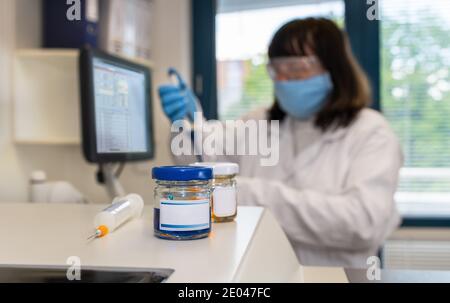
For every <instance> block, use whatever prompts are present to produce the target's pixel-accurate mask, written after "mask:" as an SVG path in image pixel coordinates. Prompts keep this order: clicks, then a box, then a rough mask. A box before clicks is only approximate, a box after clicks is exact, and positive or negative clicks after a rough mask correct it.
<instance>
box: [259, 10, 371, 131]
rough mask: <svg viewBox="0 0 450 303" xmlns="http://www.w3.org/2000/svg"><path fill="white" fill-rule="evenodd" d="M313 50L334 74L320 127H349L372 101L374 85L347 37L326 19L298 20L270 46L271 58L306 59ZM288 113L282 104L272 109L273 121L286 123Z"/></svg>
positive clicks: (273, 40) (319, 120)
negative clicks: (370, 84)
mask: <svg viewBox="0 0 450 303" xmlns="http://www.w3.org/2000/svg"><path fill="white" fill-rule="evenodd" d="M305 47H308V48H309V49H311V50H312V51H313V52H314V54H315V56H316V57H317V58H318V59H319V60H320V62H321V63H322V66H323V67H324V68H325V69H326V70H327V71H328V72H329V73H330V76H331V79H332V81H333V86H334V87H333V90H332V92H331V93H330V96H329V98H328V101H327V103H326V104H325V105H324V107H323V108H322V109H321V110H320V111H319V112H318V114H317V116H316V120H315V124H316V126H317V127H319V128H320V129H322V131H326V130H328V129H329V128H338V127H347V126H348V125H350V124H351V123H352V121H353V120H354V119H355V117H356V116H357V114H358V113H359V111H360V110H361V109H362V108H364V107H366V106H367V105H368V104H369V103H370V102H371V97H370V95H371V93H370V86H369V82H368V80H367V77H366V75H365V73H364V72H363V71H362V69H361V68H360V66H359V64H358V63H357V62H356V60H355V58H354V56H353V54H352V51H351V48H350V44H349V42H348V38H347V35H346V33H345V32H344V31H342V30H340V29H339V28H338V27H337V25H336V24H335V23H334V22H333V21H331V20H328V19H325V18H307V19H296V20H293V21H290V22H288V23H286V24H285V25H283V26H282V27H281V28H280V29H279V30H278V31H277V32H276V33H275V35H274V37H273V38H272V41H271V43H270V45H269V59H272V58H276V57H290V56H305V55H307V54H306V52H305ZM285 116H286V113H285V112H284V111H283V110H282V109H281V108H280V107H279V105H278V101H277V100H276V99H275V102H274V104H273V106H272V108H270V109H269V112H268V118H269V120H280V121H281V120H283V119H284V117H285Z"/></svg>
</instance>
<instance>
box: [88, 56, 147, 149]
mask: <svg viewBox="0 0 450 303" xmlns="http://www.w3.org/2000/svg"><path fill="white" fill-rule="evenodd" d="M93 73H94V95H95V128H96V135H97V152H98V153H140V152H147V146H148V144H147V143H148V142H147V131H148V130H147V128H146V119H147V117H146V104H145V102H146V94H145V90H146V85H145V84H146V83H145V74H144V73H141V72H137V71H134V70H129V69H125V68H122V67H120V66H117V65H113V64H111V63H108V61H105V60H102V59H98V58H94V60H93Z"/></svg>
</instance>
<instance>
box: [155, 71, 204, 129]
mask: <svg viewBox="0 0 450 303" xmlns="http://www.w3.org/2000/svg"><path fill="white" fill-rule="evenodd" d="M168 74H169V77H171V76H175V77H176V78H177V80H178V84H177V85H173V84H168V85H161V86H160V87H159V89H158V92H159V98H160V99H161V105H162V108H163V110H164V113H165V114H166V115H167V117H168V118H169V119H170V121H172V122H174V121H176V120H182V119H184V118H185V117H186V116H187V117H188V118H189V119H191V120H192V121H193V119H194V113H195V111H196V110H197V106H196V102H195V96H194V94H193V93H192V91H191V90H190V89H189V88H188V87H187V86H186V84H185V82H184V81H183V79H182V78H181V76H180V74H179V73H178V72H177V71H176V70H175V69H174V68H169V70H168Z"/></svg>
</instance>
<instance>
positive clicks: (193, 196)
mask: <svg viewBox="0 0 450 303" xmlns="http://www.w3.org/2000/svg"><path fill="white" fill-rule="evenodd" d="M212 176H213V174H212V169H211V168H208V167H193V166H161V167H154V168H153V170H152V177H153V179H155V182H156V187H155V191H154V199H155V203H156V205H155V208H154V214H153V227H154V234H155V236H157V237H159V238H163V239H169V240H193V239H200V238H205V237H208V236H209V234H210V232H211V195H212V181H211V180H212Z"/></svg>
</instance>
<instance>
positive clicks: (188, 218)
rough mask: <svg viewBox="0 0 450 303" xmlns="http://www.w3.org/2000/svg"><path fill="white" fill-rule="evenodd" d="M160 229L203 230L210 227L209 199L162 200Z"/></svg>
mask: <svg viewBox="0 0 450 303" xmlns="http://www.w3.org/2000/svg"><path fill="white" fill-rule="evenodd" d="M159 211H160V213H159V214H160V215H159V229H160V230H167V231H191V230H202V229H207V228H209V227H210V208H209V200H208V199H204V200H182V201H180V200H161V201H160V207H159Z"/></svg>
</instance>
